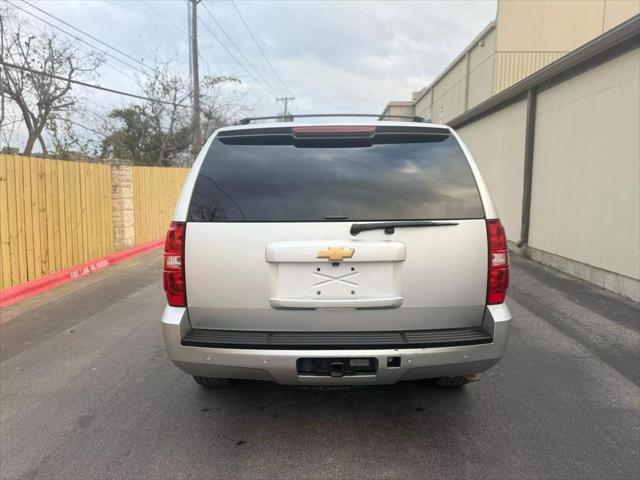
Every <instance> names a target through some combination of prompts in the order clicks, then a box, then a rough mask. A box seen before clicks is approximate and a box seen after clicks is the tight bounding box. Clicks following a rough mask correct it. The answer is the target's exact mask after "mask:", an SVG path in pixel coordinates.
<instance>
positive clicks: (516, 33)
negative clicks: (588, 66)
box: [493, 0, 640, 94]
mask: <svg viewBox="0 0 640 480" xmlns="http://www.w3.org/2000/svg"><path fill="white" fill-rule="evenodd" d="M638 13H640V0H571V1H564V0H519V1H504V0H499V1H498V10H497V14H496V24H497V26H496V48H495V49H496V58H495V64H496V68H495V80H494V83H493V93H494V94H495V93H498V92H500V91H502V90H504V89H505V88H507V87H510V86H511V85H513V84H514V83H516V82H518V81H520V80H522V79H523V78H525V77H528V76H529V75H531V74H532V73H534V72H536V71H537V70H540V69H541V68H542V67H544V66H545V65H548V64H549V63H551V62H553V61H554V60H557V59H558V58H560V57H561V56H563V55H564V54H566V53H567V52H569V51H571V50H574V49H576V48H577V47H579V46H580V45H583V44H585V43H586V42H588V41H589V40H591V39H593V38H595V37H597V36H599V35H600V34H602V33H604V32H605V31H607V30H609V29H611V28H613V27H615V26H616V25H619V24H620V23H622V22H623V21H625V20H627V19H628V18H631V17H633V16H634V15H637V14H638Z"/></svg>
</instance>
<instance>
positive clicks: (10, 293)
mask: <svg viewBox="0 0 640 480" xmlns="http://www.w3.org/2000/svg"><path fill="white" fill-rule="evenodd" d="M163 244H164V240H154V241H153V242H149V243H144V244H142V245H137V246H135V247H131V248H127V249H126V250H121V251H119V252H116V253H112V254H111V255H107V256H106V257H101V258H96V259H94V260H89V261H88V262H84V263H80V264H79V265H75V266H73V267H70V268H67V269H65V270H61V271H59V272H55V273H51V274H49V275H45V276H44V277H40V278H37V279H35V280H31V281H30V282H26V283H21V284H20V285H16V286H14V287H11V288H7V289H5V290H2V291H0V307H7V306H9V305H13V304H14V303H16V302H19V301H20V300H23V299H25V298H28V297H32V296H33V295H37V294H39V293H42V292H45V291H47V290H50V289H52V288H55V287H57V286H59V285H62V284H64V283H67V282H70V281H71V280H76V279H78V278H81V277H84V276H86V275H89V274H91V273H94V272H97V271H99V270H102V269H104V268H107V267H108V266H109V265H114V264H116V263H120V262H122V261H124V260H128V259H129V258H132V257H135V256H136V255H140V254H141V253H144V252H148V251H150V250H154V249H156V248H159V247H161V246H162V245H163Z"/></svg>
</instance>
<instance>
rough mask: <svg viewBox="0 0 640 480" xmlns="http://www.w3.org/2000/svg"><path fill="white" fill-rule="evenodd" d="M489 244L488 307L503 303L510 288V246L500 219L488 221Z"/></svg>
mask: <svg viewBox="0 0 640 480" xmlns="http://www.w3.org/2000/svg"><path fill="white" fill-rule="evenodd" d="M487 240H488V243H489V275H488V280H487V305H496V304H498V303H503V302H504V299H505V297H506V296H507V288H509V246H508V245H507V234H506V232H505V230H504V227H503V226H502V224H501V223H500V220H499V219H495V220H487Z"/></svg>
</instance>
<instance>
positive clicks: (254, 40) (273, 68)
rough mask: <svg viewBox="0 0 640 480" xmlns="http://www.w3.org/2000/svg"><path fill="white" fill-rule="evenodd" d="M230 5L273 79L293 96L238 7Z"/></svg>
mask: <svg viewBox="0 0 640 480" xmlns="http://www.w3.org/2000/svg"><path fill="white" fill-rule="evenodd" d="M231 5H233V8H234V9H235V11H236V13H237V14H238V16H239V17H240V20H242V23H243V24H244V27H245V28H246V29H247V32H249V35H251V38H252V39H253V43H255V44H256V47H258V50H259V51H260V53H261V54H262V56H263V58H264V59H265V61H266V62H267V65H269V67H270V68H271V70H272V71H273V74H274V75H275V77H276V78H277V79H278V81H279V82H280V83H281V84H282V85H283V86H284V88H285V89H286V90H287V91H288V92H289V93H290V94H291V95H294V96H295V94H294V93H293V91H292V90H291V89H290V88H289V86H288V85H287V84H286V83H285V81H284V80H282V77H280V75H279V74H278V71H277V70H276V69H275V67H274V66H273V64H272V63H271V61H270V60H269V57H267V54H266V53H265V52H264V50H263V49H262V47H261V46H260V42H258V39H257V38H256V37H255V35H254V34H253V32H252V31H251V28H250V27H249V24H248V23H247V22H246V20H245V19H244V17H243V16H242V13H241V12H240V9H238V6H237V5H236V2H234V1H233V0H231Z"/></svg>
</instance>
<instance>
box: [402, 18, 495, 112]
mask: <svg viewBox="0 0 640 480" xmlns="http://www.w3.org/2000/svg"><path fill="white" fill-rule="evenodd" d="M495 28H496V22H495V20H494V21H492V22H489V24H488V25H487V26H486V27H484V28H483V29H482V31H481V32H480V33H479V34H478V35H476V36H475V38H474V39H473V40H472V41H471V42H470V43H469V44H468V45H467V46H466V47H465V49H464V50H462V52H460V53H459V54H458V56H457V57H456V58H454V59H453V61H452V62H451V63H449V65H447V67H446V68H445V69H444V70H443V71H442V73H440V75H438V76H437V77H436V78H435V79H434V80H433V81H432V82H431V83H430V84H429V85H428V86H427V87H425V88H423V89H422V90H420V94H419V95H418V96H417V97H416V98H415V99H414V100H413V104H414V105H415V104H417V103H418V102H419V101H420V100H422V98H423V97H424V96H425V95H426V94H427V92H429V91H430V90H431V89H432V88H433V87H434V86H435V85H436V84H437V83H438V82H439V81H440V80H442V78H443V77H444V76H445V75H446V74H447V73H449V72H450V71H451V70H453V67H455V66H456V65H457V64H458V63H459V62H460V61H461V60H462V59H463V58H464V57H465V55H466V54H467V53H468V52H469V51H470V50H471V49H472V48H473V47H474V46H475V45H476V44H477V43H478V42H479V41H480V40H482V39H483V38H484V37H486V36H487V35H488V34H489V33H491V32H492V31H493V30H494V29H495Z"/></svg>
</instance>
